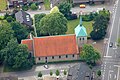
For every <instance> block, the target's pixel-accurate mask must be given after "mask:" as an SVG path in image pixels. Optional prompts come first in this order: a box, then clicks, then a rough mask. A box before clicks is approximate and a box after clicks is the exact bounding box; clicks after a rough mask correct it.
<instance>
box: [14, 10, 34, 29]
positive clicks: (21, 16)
mask: <svg viewBox="0 0 120 80" xmlns="http://www.w3.org/2000/svg"><path fill="white" fill-rule="evenodd" d="M15 18H16V21H18V22H20V23H21V24H24V25H26V26H28V27H29V28H32V18H31V17H30V15H29V14H28V13H26V12H25V11H22V10H20V11H19V12H17V13H15Z"/></svg>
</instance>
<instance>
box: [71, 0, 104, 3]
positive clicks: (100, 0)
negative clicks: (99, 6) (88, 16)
mask: <svg viewBox="0 0 120 80" xmlns="http://www.w3.org/2000/svg"><path fill="white" fill-rule="evenodd" d="M104 1H105V0H73V3H74V4H78V3H90V2H95V3H96V2H104Z"/></svg>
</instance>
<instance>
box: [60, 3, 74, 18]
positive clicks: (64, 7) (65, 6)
mask: <svg viewBox="0 0 120 80" xmlns="http://www.w3.org/2000/svg"><path fill="white" fill-rule="evenodd" d="M71 7H72V6H71V5H70V3H68V2H63V3H60V5H59V6H58V8H59V11H60V12H61V13H62V14H63V15H64V16H65V17H66V18H67V17H68V16H69V15H70V14H71V11H70V10H71Z"/></svg>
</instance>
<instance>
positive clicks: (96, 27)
mask: <svg viewBox="0 0 120 80" xmlns="http://www.w3.org/2000/svg"><path fill="white" fill-rule="evenodd" d="M107 25H108V21H107V19H106V18H105V17H104V16H102V15H99V16H97V17H96V19H95V23H94V24H93V31H92V32H91V33H90V36H91V38H92V39H93V40H99V39H102V38H104V36H105V34H106V29H107Z"/></svg>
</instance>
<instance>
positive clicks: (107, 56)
mask: <svg viewBox="0 0 120 80" xmlns="http://www.w3.org/2000/svg"><path fill="white" fill-rule="evenodd" d="M104 57H106V58H112V56H104Z"/></svg>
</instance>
